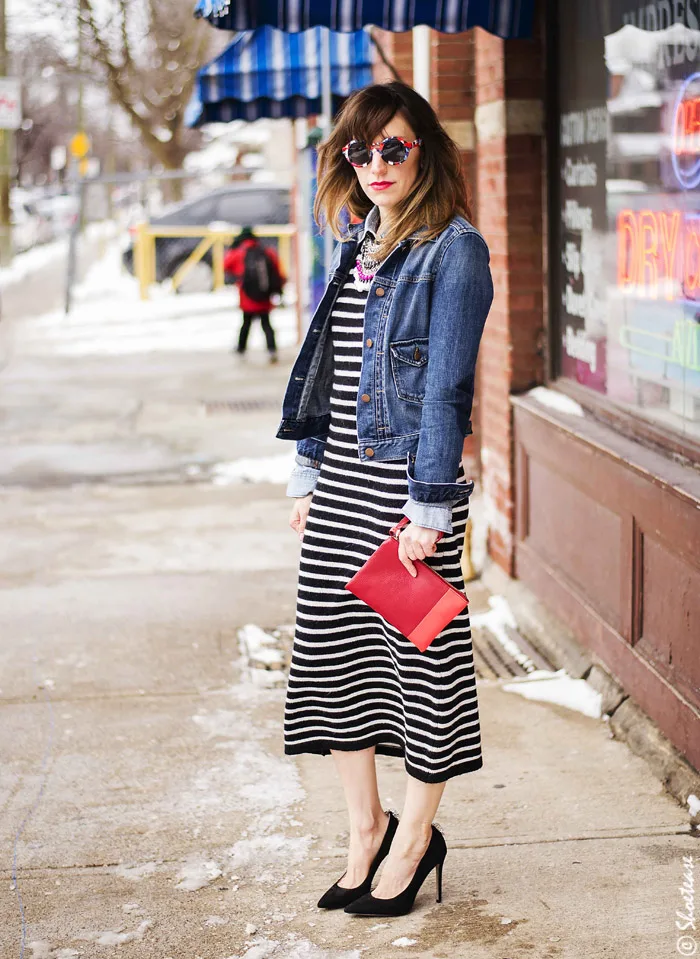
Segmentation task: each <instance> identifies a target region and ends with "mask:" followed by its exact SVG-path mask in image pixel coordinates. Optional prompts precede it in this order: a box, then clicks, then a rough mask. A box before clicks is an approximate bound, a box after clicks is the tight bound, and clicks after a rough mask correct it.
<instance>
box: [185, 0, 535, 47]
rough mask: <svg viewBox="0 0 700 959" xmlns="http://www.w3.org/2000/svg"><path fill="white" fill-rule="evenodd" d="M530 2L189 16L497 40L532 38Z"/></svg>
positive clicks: (209, 11) (218, 11)
mask: <svg viewBox="0 0 700 959" xmlns="http://www.w3.org/2000/svg"><path fill="white" fill-rule="evenodd" d="M533 7H534V0H197V5H196V7H195V16H197V17H204V18H206V19H207V20H209V22H210V23H212V24H213V25H214V26H215V27H220V28H221V29H222V30H253V29H255V28H256V27H261V26H273V27H278V28H279V29H281V30H286V31H288V32H290V33H297V32H299V31H300V30H307V29H309V28H310V27H330V28H331V30H339V31H342V32H352V31H354V30H359V29H361V27H365V26H368V25H369V24H374V25H375V26H378V27H382V28H383V29H384V30H391V31H392V32H394V33H402V32H403V31H404V30H410V29H411V28H412V27H416V26H418V25H420V24H425V25H426V26H429V27H433V28H434V29H435V30H440V31H441V32H442V33H460V32H461V31H463V30H469V29H470V28H471V27H483V29H484V30H488V31H489V33H495V34H497V35H498V36H499V37H503V38H511V37H529V36H531V34H532V14H533Z"/></svg>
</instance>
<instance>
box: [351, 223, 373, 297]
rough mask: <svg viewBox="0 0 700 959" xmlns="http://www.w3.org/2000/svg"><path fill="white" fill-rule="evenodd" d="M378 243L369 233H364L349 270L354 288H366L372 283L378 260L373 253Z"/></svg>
mask: <svg viewBox="0 0 700 959" xmlns="http://www.w3.org/2000/svg"><path fill="white" fill-rule="evenodd" d="M378 246H379V244H378V243H377V241H376V240H375V238H374V236H373V235H372V234H371V233H369V232H368V233H366V234H365V238H364V240H363V241H362V244H361V245H360V249H359V252H358V256H357V258H356V260H355V266H353V267H352V269H351V270H350V272H351V273H352V275H353V286H354V287H355V289H356V290H368V289H369V288H370V286H371V285H372V280H373V279H374V276H375V273H376V272H377V268H378V267H379V263H380V260H378V259H377V258H376V256H375V255H374V254H375V253H376V251H377V248H378Z"/></svg>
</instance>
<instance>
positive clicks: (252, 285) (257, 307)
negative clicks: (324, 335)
mask: <svg viewBox="0 0 700 959" xmlns="http://www.w3.org/2000/svg"><path fill="white" fill-rule="evenodd" d="M224 270H225V271H226V272H227V273H230V274H231V275H232V276H233V277H235V281H236V284H237V286H238V290H239V296H240V304H241V309H242V310H243V323H242V324H241V330H240V333H239V335H238V345H237V346H236V347H234V351H235V352H236V353H238V354H239V355H240V356H243V354H244V353H245V351H246V347H247V344H248V334H249V333H250V326H251V324H252V322H253V320H254V319H255V317H256V316H259V317H260V323H261V324H262V328H263V333H264V334H265V340H266V342H267V351H268V354H269V357H270V363H276V362H277V346H276V343H275V331H274V329H273V328H272V324H271V323H270V311H271V310H272V309H273V303H272V302H271V300H270V297H271V296H272V295H274V294H275V293H281V292H282V287H283V286H284V284H285V283H286V282H287V278H286V277H285V276H284V275H283V273H282V270H281V268H280V264H279V260H278V258H277V254H276V253H275V251H274V250H271V249H270V248H269V247H264V246H263V245H262V244H261V243H260V241H259V240H258V238H257V237H256V235H255V234H254V233H253V230H252V229H251V227H249V226H246V227H244V228H243V229H242V230H241V232H240V234H239V235H238V236H237V237H236V239H235V240H234V241H233V244H232V245H231V248H230V249H229V250H227V251H226V254H225V256H224Z"/></svg>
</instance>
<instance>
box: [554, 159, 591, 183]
mask: <svg viewBox="0 0 700 959" xmlns="http://www.w3.org/2000/svg"><path fill="white" fill-rule="evenodd" d="M562 177H563V180H564V183H566V185H567V186H596V184H597V183H598V167H597V166H596V164H595V163H589V161H588V160H587V159H585V160H572V159H571V157H567V158H566V160H565V162H564V172H563V174H562Z"/></svg>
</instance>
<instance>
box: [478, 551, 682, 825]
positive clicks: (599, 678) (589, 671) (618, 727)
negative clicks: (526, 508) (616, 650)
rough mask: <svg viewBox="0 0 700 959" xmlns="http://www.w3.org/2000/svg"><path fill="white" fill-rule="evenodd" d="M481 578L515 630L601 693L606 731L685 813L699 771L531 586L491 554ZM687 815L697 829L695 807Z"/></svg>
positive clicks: (545, 654) (557, 664)
mask: <svg viewBox="0 0 700 959" xmlns="http://www.w3.org/2000/svg"><path fill="white" fill-rule="evenodd" d="M481 581H482V583H483V584H484V586H486V588H487V589H488V590H489V591H490V592H492V593H497V594H500V595H501V596H504V597H505V599H506V600H507V602H508V604H509V606H510V608H511V609H512V611H513V615H514V616H515V619H516V622H517V624H518V629H519V631H520V632H521V633H522V634H523V636H524V637H525V638H526V639H527V640H528V641H529V642H530V643H532V645H533V646H534V647H535V649H537V650H538V652H540V653H541V654H542V655H543V656H544V657H545V658H546V659H548V660H549V662H550V663H552V665H553V667H554V669H562V668H563V669H565V670H566V672H567V673H568V674H569V675H570V676H573V677H574V678H575V679H585V680H586V681H587V682H589V683H590V684H591V686H592V687H593V688H594V689H595V690H596V692H599V693H600V694H601V697H602V702H601V713H602V717H601V718H602V719H603V721H605V722H608V723H609V727H610V731H611V734H612V735H613V736H614V737H615V739H619V740H621V741H622V742H624V743H626V745H627V746H628V747H629V749H630V750H631V752H633V753H634V754H635V755H637V756H640V757H641V758H642V759H644V760H645V761H646V762H647V764H648V765H649V768H650V769H651V771H652V773H653V774H654V776H656V778H657V779H659V780H660V782H661V784H662V785H663V787H664V789H665V790H666V791H667V792H668V793H669V795H671V796H673V798H674V799H675V800H676V801H677V802H678V803H679V804H680V805H681V806H683V807H684V809H685V810H686V812H688V813H689V809H688V797H689V796H691V795H693V794H694V795H695V796H697V797H699V798H700V772H698V770H696V769H695V768H694V767H693V766H691V765H690V763H689V762H688V760H687V759H686V758H685V757H684V756H683V755H682V754H681V753H680V752H679V751H678V749H676V747H675V746H674V745H673V744H672V743H671V742H670V741H669V740H668V739H667V738H666V736H664V734H663V733H662V732H661V730H660V729H659V727H658V726H657V725H656V723H655V722H654V720H653V719H651V718H650V717H649V716H648V715H647V714H646V713H645V712H644V711H643V710H642V709H641V707H640V706H639V705H638V704H637V703H636V702H635V701H634V699H633V698H632V697H631V696H630V695H629V694H628V693H627V692H626V691H625V689H624V688H623V686H621V685H620V683H619V682H618V681H617V679H616V678H615V677H614V676H613V675H612V673H610V672H608V670H607V668H606V667H605V665H604V664H603V663H601V662H600V660H598V658H597V657H596V656H594V655H593V654H592V653H590V652H589V651H588V650H587V649H585V647H584V646H583V645H582V644H581V643H580V642H579V641H578V640H577V639H576V637H575V635H574V634H573V633H572V632H571V631H570V630H569V629H568V628H567V627H566V626H565V625H564V624H563V623H562V622H561V620H559V619H557V617H556V616H554V615H553V614H552V613H551V612H550V610H549V609H547V608H546V607H545V606H544V605H543V603H541V602H540V600H538V599H537V597H536V596H535V595H534V593H533V592H532V591H531V590H529V589H528V588H527V587H526V586H524V585H523V583H521V582H520V581H519V580H516V579H511V577H510V576H508V575H507V574H506V573H505V572H504V571H503V570H502V569H501V568H500V566H497V565H496V563H494V562H493V560H490V559H487V560H486V563H485V565H484V569H483V572H482V574H481ZM689 818H690V822H691V825H692V826H693V827H694V828H695V831H696V832H697V831H698V829H699V827H700V811H699V812H698V813H697V814H696V815H695V816H690V815H689Z"/></svg>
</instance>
